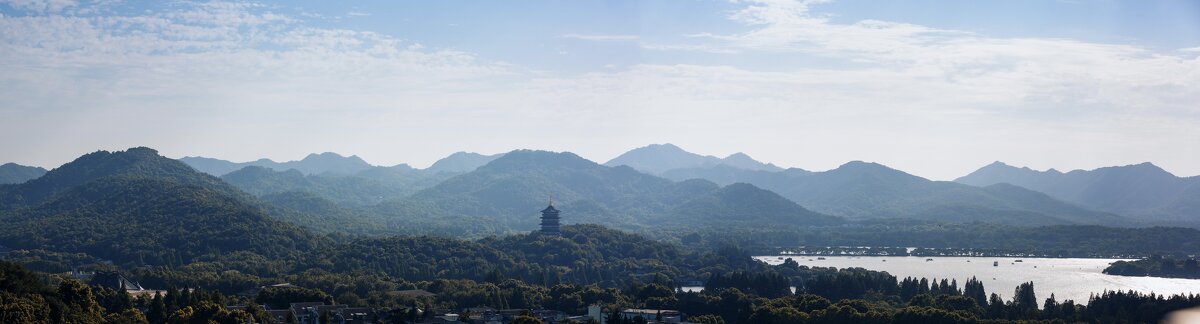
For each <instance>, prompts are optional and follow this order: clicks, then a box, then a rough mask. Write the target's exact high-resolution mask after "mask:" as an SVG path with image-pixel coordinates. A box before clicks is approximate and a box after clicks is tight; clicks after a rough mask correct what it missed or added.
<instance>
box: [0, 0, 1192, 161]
mask: <svg viewBox="0 0 1200 324" xmlns="http://www.w3.org/2000/svg"><path fill="white" fill-rule="evenodd" d="M8 4H9V5H10V6H12V7H14V8H16V6H13V5H12V4H11V2H8ZM742 4H743V5H744V7H743V8H742V9H741V10H738V11H736V12H734V13H733V14H731V15H730V16H729V19H731V21H734V22H737V23H740V24H742V25H743V26H744V27H746V29H744V30H745V31H743V32H736V33H734V32H721V31H705V30H699V31H698V32H696V33H692V34H690V35H686V36H687V37H681V38H680V39H676V40H672V42H673V43H657V42H650V41H647V40H645V39H642V38H640V37H638V36H637V35H608V34H564V35H558V37H559V38H561V39H564V40H566V39H576V40H586V41H607V42H630V43H636V44H638V46H639V48H642V49H645V50H652V51H657V52H668V51H675V52H681V53H678V54H681V55H679V56H678V57H690V56H692V55H686V54H693V53H682V52H685V51H687V52H696V54H697V55H707V56H711V57H717V59H716V60H715V61H708V62H702V63H697V62H688V63H687V64H684V63H683V62H682V60H681V62H672V61H671V56H670V55H662V54H671V53H653V54H654V55H658V56H660V57H659V58H656V60H655V61H654V62H655V63H654V64H650V63H643V64H621V65H616V66H609V67H608V68H604V69H599V70H597V71H592V72H587V73H578V74H573V73H561V72H555V71H544V70H539V69H535V68H531V67H523V66H515V65H512V64H507V63H504V62H499V61H496V60H493V59H489V58H488V57H487V56H486V55H485V54H480V53H477V52H473V51H469V50H467V49H454V48H439V47H436V46H427V45H423V44H419V43H417V42H414V41H411V40H408V39H405V38H404V36H405V35H387V34H380V33H375V32H370V31H364V30H353V29H339V28H322V27H318V26H316V25H313V24H306V23H305V21H304V19H300V18H311V17H308V16H315V15H316V14H313V15H307V16H306V15H305V14H303V13H301V14H298V16H296V17H293V16H292V15H288V14H284V13H281V12H279V11H277V9H276V8H274V7H271V6H262V5H255V4H246V3H227V2H211V3H192V2H180V3H170V4H167V5H163V6H156V7H155V8H154V9H153V10H145V11H140V10H139V11H137V12H135V13H132V14H120V15H119V14H111V13H105V14H96V13H95V12H96V11H95V10H92V11H88V10H86V9H89V6H92V4H91V3H82V4H79V5H77V6H74V7H72V6H56V7H52V6H50V5H42V4H38V5H24V6H22V7H20V8H23V9H20V10H25V11H26V12H24V13H22V14H20V15H3V16H0V71H4V73H0V98H5V102H4V104H3V105H0V147H4V148H5V149H6V150H5V152H6V153H8V154H12V155H17V154H20V155H22V156H39V155H38V154H43V156H40V157H38V158H41V159H44V160H54V161H62V160H64V159H67V158H70V157H71V156H72V155H75V153H78V152H87V151H91V150H94V149H97V148H114V149H115V148H121V146H134V145H152V146H159V147H161V148H162V149H163V150H164V153H167V154H176V153H177V154H178V155H184V154H188V155H195V154H207V153H209V152H217V153H219V155H221V156H222V157H226V158H231V159H254V158H258V157H262V155H264V154H276V155H277V156H278V155H284V156H303V155H304V154H305V153H308V152H311V151H314V150H322V149H328V150H334V149H336V150H337V151H341V152H351V153H359V154H360V155H363V156H364V157H365V158H368V159H371V160H372V161H381V162H380V163H388V162H397V163H398V162H418V161H413V155H412V154H415V153H412V152H424V154H426V156H423V157H422V158H424V159H433V158H436V157H437V155H440V154H443V153H449V152H451V151H453V150H461V149H467V148H469V149H473V150H479V151H487V152H501V151H505V150H508V149H513V148H518V147H540V148H549V149H558V150H572V151H578V152H580V153H582V154H584V155H585V156H589V157H593V158H596V159H600V160H603V159H607V158H609V157H611V156H612V155H615V153H618V152H620V151H621V150H624V149H627V148H629V147H633V146H637V145H643V144H645V143H646V142H665V141H671V142H676V144H680V145H685V146H689V147H711V148H712V150H713V151H714V152H722V151H724V152H735V151H747V152H750V153H751V154H752V155H754V156H756V157H761V158H763V159H765V160H768V161H773V162H777V163H778V164H782V165H789V166H800V167H805V168H810V169H821V168H828V167H832V166H836V165H838V164H840V163H842V162H845V161H846V160H850V159H864V160H875V161H881V162H886V163H887V164H889V165H892V166H895V167H899V168H902V169H905V170H912V171H914V172H916V173H917V174H920V175H924V176H932V177H935V178H942V179H945V178H952V177H953V176H956V175H961V174H962V173H964V172H965V171H969V170H970V169H972V168H975V167H978V165H979V164H980V163H983V162H990V161H992V160H996V159H1006V160H1013V159H1012V158H1010V157H1012V156H1018V157H1024V158H1023V159H1022V161H1023V162H1024V163H1021V164H1027V165H1031V166H1034V167H1040V168H1048V167H1059V168H1075V167H1095V166H1099V165H1095V164H1094V163H1106V164H1117V162H1112V161H1122V162H1131V163H1132V162H1141V161H1144V160H1153V161H1155V162H1156V163H1159V164H1161V165H1165V166H1167V167H1168V168H1170V167H1171V166H1173V165H1174V166H1187V165H1200V157H1198V156H1197V154H1196V153H1191V154H1179V150H1180V149H1179V148H1182V147H1190V146H1195V145H1194V144H1195V143H1196V142H1200V134H1198V133H1197V132H1196V131H1195V130H1197V129H1200V106H1196V105H1194V103H1195V102H1200V59H1197V58H1196V55H1195V53H1196V52H1197V51H1196V50H1195V49H1194V48H1193V49H1181V50H1172V51H1167V52H1157V51H1153V50H1150V49H1146V48H1142V47H1138V46H1133V45H1126V44H1102V43H1092V42H1084V41H1078V40H1069V39H1050V38H1033V37H1025V38H1002V37H990V36H988V35H982V34H978V33H972V32H967V31H956V30H943V29H937V28H932V27H927V26H922V25H918V24H909V23H899V22H887V21H878V20H864V21H858V22H852V23H835V22H833V21H832V20H831V19H829V17H827V16H825V15H823V14H820V13H816V12H814V11H813V10H814V9H815V8H819V7H817V6H818V5H819V4H818V3H816V2H793V1H751V2H744V3H742ZM54 8H59V9H54ZM84 12H91V13H84ZM647 28H650V27H647ZM655 41H658V40H655ZM572 52H573V53H577V52H578V51H574V50H572ZM713 54H717V55H713ZM759 55H767V56H766V57H769V58H770V59H769V60H759V59H758V58H760V57H764V56H759ZM564 56H567V57H574V56H575V55H564ZM814 57H815V58H819V59H821V60H833V61H839V62H842V64H831V65H822V64H807V63H806V61H805V60H807V59H812V58H814ZM746 61H752V62H751V63H756V64H746ZM531 125H537V127H530V126H531ZM714 130H719V131H714ZM546 134H554V136H546ZM31 138H32V139H31ZM429 138H437V139H438V140H436V141H431V140H426V139H429ZM600 139H602V140H600ZM181 143H182V144H181ZM230 143H237V145H230ZM689 144H692V145H689ZM722 145H724V146H722ZM39 147H55V148H56V149H55V150H54V151H55V152H61V153H54V154H59V155H54V156H50V154H51V153H46V152H44V151H46V150H40V149H39ZM781 148H785V149H781ZM172 150H177V151H175V152H172ZM264 152H272V153H264ZM813 152H816V153H813ZM946 152H954V154H952V155H948V154H946ZM1193 152H1194V151H1193ZM1131 157H1133V158H1134V159H1135V161H1125V160H1121V159H1126V158H1131ZM1022 161H1014V162H1022ZM1097 161H1100V162H1097ZM418 164H419V163H418ZM46 166H53V165H50V164H47V165H46ZM1192 172H1193V173H1194V172H1195V171H1192ZM1181 173H1184V174H1187V173H1188V172H1187V171H1184V172H1181Z"/></svg>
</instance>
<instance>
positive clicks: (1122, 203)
mask: <svg viewBox="0 0 1200 324" xmlns="http://www.w3.org/2000/svg"><path fill="white" fill-rule="evenodd" d="M954 181H955V182H959V183H964V184H970V185H975V186H988V185H993V184H997V183H1009V184H1013V185H1017V186H1021V187H1025V188H1029V189H1032V190H1037V191H1040V192H1044V193H1046V194H1047V195H1050V196H1052V197H1054V198H1057V199H1061V200H1065V201H1069V202H1073V203H1077V204H1080V205H1083V206H1087V207H1089V208H1093V209H1096V210H1103V211H1108V212H1113V213H1118V214H1121V215H1124V216H1128V217H1131V218H1134V219H1137V220H1140V221H1144V222H1150V223H1164V224H1189V225H1191V226H1194V225H1195V224H1197V223H1198V222H1200V219H1198V217H1197V216H1198V215H1197V213H1198V212H1197V211H1198V210H1200V177H1187V178H1182V177H1177V176H1175V175H1174V174H1171V173H1170V172H1167V171H1166V170H1163V169H1162V168H1159V167H1158V166H1156V165H1154V164H1152V163H1149V162H1146V163H1141V164H1135V165H1126V166H1114V167H1106V168H1099V169H1095V170H1074V171H1070V172H1067V173H1063V172H1059V171H1058V170H1054V169H1050V170H1046V171H1036V170H1033V169H1030V168H1027V167H1022V168H1017V167H1014V166H1010V165H1007V164H1004V163H1002V162H995V163H992V164H989V165H987V166H984V167H982V168H980V169H979V170H976V171H975V172H972V173H971V174H968V175H966V176H963V177H961V178H958V179H956V180H954Z"/></svg>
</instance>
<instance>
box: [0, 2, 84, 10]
mask: <svg viewBox="0 0 1200 324" xmlns="http://www.w3.org/2000/svg"><path fill="white" fill-rule="evenodd" d="M0 3H3V4H5V5H8V6H10V7H13V8H16V9H19V10H28V11H33V12H38V13H56V12H61V11H63V9H67V8H71V7H76V6H78V5H79V2H77V1H75V0H3V1H0Z"/></svg>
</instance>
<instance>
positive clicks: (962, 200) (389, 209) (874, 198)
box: [0, 144, 1197, 236]
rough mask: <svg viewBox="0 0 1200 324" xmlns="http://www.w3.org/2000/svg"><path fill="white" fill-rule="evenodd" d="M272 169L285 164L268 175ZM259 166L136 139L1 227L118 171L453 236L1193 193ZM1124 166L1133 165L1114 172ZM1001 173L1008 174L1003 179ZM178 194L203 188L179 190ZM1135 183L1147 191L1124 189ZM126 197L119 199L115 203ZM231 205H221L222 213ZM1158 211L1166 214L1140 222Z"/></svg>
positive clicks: (549, 159) (980, 209)
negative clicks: (178, 154)
mask: <svg viewBox="0 0 1200 324" xmlns="http://www.w3.org/2000/svg"><path fill="white" fill-rule="evenodd" d="M214 161H217V162H214ZM260 161H263V160H260ZM305 161H308V162H305ZM187 162H190V163H187ZM310 162H311V163H310ZM318 162H319V163H318ZM205 163H208V164H205ZM252 163H253V162H252ZM218 164H219V165H225V166H226V167H228V166H229V165H234V166H235V167H240V168H239V169H235V170H232V171H229V172H227V173H224V174H222V176H221V177H219V178H218V177H214V176H211V175H210V174H204V173H200V172H197V170H201V169H203V168H209V169H208V172H211V173H220V171H222V170H223V169H212V168H211V167H212V166H213V165H218ZM283 165H286V166H287V167H288V168H287V169H284V170H280V169H277V168H284V166H283ZM189 166H190V167H189ZM274 167H277V168H273V167H267V166H257V165H244V164H237V163H232V162H228V161H221V160H217V159H209V158H195V157H191V158H184V159H180V160H178V161H176V160H170V159H167V158H164V157H161V156H159V155H158V154H157V152H155V151H153V150H151V149H148V148H134V149H130V150H128V151H123V152H103V151H101V152H96V153H91V154H87V155H84V156H81V157H80V158H78V159H76V160H75V161H73V162H71V163H68V164H66V165H63V166H62V167H59V168H56V169H55V170H52V171H49V172H47V173H46V174H45V175H43V176H41V177H39V178H36V179H33V180H29V181H27V182H24V183H21V184H18V185H14V184H9V185H0V212H2V213H3V214H5V216H4V217H12V218H11V219H12V220H14V221H16V220H20V219H23V218H21V217H26V218H24V221H26V222H32V221H33V220H32V218H28V217H29V215H40V214H38V213H41V210H54V209H53V208H52V206H51V205H53V204H51V202H55V204H59V203H61V204H66V202H65V201H63V200H60V199H64V198H62V197H68V196H71V197H79V196H82V195H83V194H82V193H81V192H94V191H96V190H98V189H86V188H90V187H92V186H95V187H96V188H106V189H104V190H111V191H119V190H117V189H119V188H115V187H112V186H114V185H113V184H111V183H109V184H106V183H105V181H118V180H104V179H124V180H120V181H124V182H120V183H121V184H122V185H128V186H130V187H131V188H141V189H138V190H152V189H151V188H156V187H163V188H164V189H162V190H161V191H162V192H173V193H174V194H176V195H185V196H188V197H192V198H196V199H201V200H203V201H206V202H211V201H217V200H220V201H225V202H224V203H219V204H216V205H218V206H222V208H232V210H236V211H238V212H237V213H243V214H246V215H254V216H252V217H267V218H269V220H270V221H272V222H279V221H282V223H289V224H296V225H299V226H301V227H307V228H309V229H313V230H316V231H317V232H345V233H359V234H364V233H370V234H388V233H405V234H418V233H442V234H451V235H468V236H470V235H489V234H495V233H503V232H510V231H525V230H530V229H533V228H535V227H536V224H537V222H538V215H537V213H536V211H537V210H538V209H540V208H541V206H544V205H545V204H546V203H548V201H549V200H550V199H553V201H554V204H555V205H556V206H558V207H559V209H561V210H564V222H566V223H597V224H603V225H606V226H612V227H618V228H625V229H631V230H650V229H683V228H705V227H707V228H762V227H772V228H787V227H806V226H830V225H842V224H848V222H853V221H858V220H876V219H916V220H923V221H934V222H952V223H971V222H984V223H998V224H1007V225H1017V226H1040V225H1058V224H1065V225H1070V224H1091V225H1106V226H1139V225H1154V224H1180V223H1182V220H1187V219H1189V218H1188V215H1187V214H1186V212H1187V211H1188V210H1192V209H1188V208H1190V207H1189V206H1195V205H1189V203H1194V199H1193V200H1189V199H1188V198H1194V197H1197V195H1196V194H1195V192H1196V190H1197V189H1196V188H1197V186H1195V185H1194V183H1193V181H1195V178H1179V177H1174V176H1172V175H1170V174H1169V173H1165V171H1161V169H1158V168H1157V167H1152V165H1143V166H1140V167H1137V168H1132V167H1118V168H1113V170H1108V169H1102V170H1095V171H1088V172H1083V173H1080V172H1071V173H1066V174H1061V176H1064V177H1065V176H1067V175H1071V174H1077V173H1078V174H1085V173H1086V174H1092V173H1094V172H1100V173H1096V174H1101V173H1102V174H1106V176H1103V177H1099V178H1098V179H1103V181H1101V180H1089V181H1082V180H1074V182H1066V181H1064V182H1058V183H1069V184H1074V183H1086V184H1090V185H1092V186H1094V187H1095V188H1093V189H1089V190H1090V191H1083V192H1085V193H1089V194H1079V193H1078V191H1075V195H1076V196H1071V194H1072V191H1065V192H1059V191H1054V190H1051V189H1055V188H1058V187H1053V186H1050V187H1038V186H1037V185H1038V184H1040V183H1041V182H1035V181H1032V180H1027V179H1041V177H1042V176H1043V175H1044V174H1054V173H1055V172H1036V171H1032V170H1027V169H1026V170H1022V169H1016V168H1011V167H1009V168H1011V169H1016V170H1018V171H1020V172H1011V171H1012V170H1008V169H1009V168H1003V167H1000V166H998V165H993V166H989V167H985V168H984V169H981V171H977V172H976V173H973V174H972V175H970V176H967V177H964V178H962V179H959V181H958V182H948V181H931V180H928V179H924V178H921V177H917V176H914V175H911V174H908V173H905V172H902V171H899V170H895V169H892V168H888V167H887V166H884V165H881V164H877V163H869V162H861V161H853V162H849V163H846V164H843V165H842V166H839V167H838V168H836V169H833V170H828V171H816V172H814V171H807V170H802V169H797V168H791V169H782V168H779V167H777V166H775V165H772V164H769V163H763V162H758V161H754V160H753V159H751V158H749V157H748V156H746V155H744V154H733V155H730V156H729V157H726V158H716V157H712V156H703V155H698V154H692V153H689V152H687V151H684V150H682V149H680V148H679V147H677V146H674V145H670V144H659V145H651V146H647V147H642V148H638V149H634V150H632V151H630V152H627V153H625V154H622V155H621V156H620V157H618V158H615V159H613V160H612V161H609V162H607V163H605V164H604V165H601V164H597V163H595V162H592V161H589V160H587V159H584V158H582V157H579V156H577V155H575V154H572V153H567V152H561V153H556V152H546V151H530V150H517V151H513V152H509V153H505V154H497V155H490V156H489V155H480V154H474V153H455V154H453V155H451V156H448V157H447V158H445V159H442V160H440V161H438V162H437V163H435V164H434V165H433V166H431V167H430V168H427V169H415V168H412V167H409V166H408V165H404V164H401V165H397V166H391V167H381V166H372V165H370V164H367V163H366V162H363V161H362V160H361V159H359V158H357V157H354V156H350V157H342V156H340V155H336V154H333V153H326V154H313V155H310V156H309V158H306V159H305V160H302V161H292V162H285V163H282V164H279V163H277V164H274ZM297 167H299V168H303V169H304V170H307V172H306V171H302V170H300V169H299V168H297ZM1127 168H1132V169H1136V170H1141V171H1142V172H1143V173H1133V174H1125V173H1121V172H1116V171H1114V170H1125V169H1127ZM1156 169H1157V170H1158V171H1155V170H1156ZM651 170H653V171H654V172H656V174H651ZM1026 171H1028V172H1026ZM1030 172H1032V173H1030ZM1163 174H1166V176H1164V175H1163ZM985 176H987V177H990V178H986V179H985ZM1072 177H1075V176H1072ZM1009 178H1011V179H1016V180H1006V179H1009ZM129 179H135V180H136V181H134V180H129ZM1072 179H1073V178H1072ZM1121 179H1124V180H1123V181H1117V180H1121ZM101 180H103V181H101ZM1022 181H1025V182H1022ZM134 182H136V184H135V183H134ZM149 182H154V183H152V184H151V183H149ZM1014 182H1016V183H1014ZM1060 185H1061V184H1060ZM104 186H109V187H104ZM1111 186H1124V187H1130V188H1131V189H1130V190H1131V191H1130V192H1129V193H1125V194H1112V195H1108V196H1100V197H1107V198H1103V199H1099V200H1100V201H1096V202H1090V200H1087V199H1084V198H1088V197H1093V196H1094V195H1095V193H1097V192H1100V193H1106V192H1107V191H1103V190H1101V189H1098V188H1106V187H1111ZM1029 187H1036V188H1039V189H1033V190H1031V188H1029ZM80 188H84V189H80ZM168 188H171V189H168ZM180 188H183V189H180ZM1047 188H1049V189H1047ZM193 190H195V191H199V192H204V194H200V193H191V191H193ZM1154 190H1159V191H1154ZM139 192H140V191H139ZM1139 192H1152V193H1153V194H1152V195H1135V193H1139ZM1114 195H1115V196H1114ZM146 196H147V197H155V199H168V197H162V196H160V195H146ZM87 197H91V198H89V199H93V198H94V199H99V198H104V199H117V197H115V196H113V197H108V196H106V197H100V196H94V195H93V196H87ZM1076 197H1083V198H1076ZM1164 197H1166V198H1164ZM1134 198H1137V199H1134ZM1167 198H1169V199H1167ZM72 199H75V198H72ZM1093 199H1095V198H1093ZM1155 199H1158V200H1155ZM77 201H78V200H77ZM1114 201H1122V202H1123V201H1130V202H1140V203H1142V205H1141V206H1148V207H1142V209H1118V208H1116V207H1111V206H1109V205H1104V204H1103V203H1112V202H1114ZM139 202H140V200H137V199H133V200H130V199H129V198H127V199H126V201H123V202H121V203H128V204H136V203H139ZM105 204H106V203H98V202H97V203H92V202H88V203H86V204H84V205H71V206H105ZM180 205H181V206H188V204H185V203H181V204H180ZM1127 205H1128V204H1127ZM112 206H113V208H115V209H119V210H120V211H114V212H116V213H129V212H130V209H129V208H117V206H119V204H114V205H112ZM77 208H84V207H77ZM139 208H141V207H139ZM147 208H149V207H147ZM153 208H166V207H164V206H156V207H153ZM135 209H136V208H135ZM81 210H86V208H84V209H81ZM1137 210H1148V211H1161V210H1180V211H1181V212H1180V213H1179V214H1177V215H1178V216H1176V218H1163V217H1159V216H1155V215H1152V216H1144V215H1146V214H1138V213H1132V212H1131V211H1137ZM100 212H101V213H107V212H108V211H100ZM156 212H158V213H163V214H172V213H173V212H171V211H163V210H158V211H156ZM63 213H67V212H63ZM230 213H235V212H229V213H226V214H230ZM1127 213H1129V214H1127ZM60 214H61V213H60ZM67 214H70V213H67ZM14 215H16V216H14ZM120 215H127V214H120ZM1126 215H1133V217H1125V216H1126ZM1163 219H1169V220H1176V221H1177V222H1175V223H1166V222H1158V223H1155V222H1149V221H1148V220H1155V221H1157V220H1163ZM254 222H259V220H254ZM18 223H19V222H18ZM28 224H32V223H28ZM31 226H32V225H31ZM139 226H141V225H139Z"/></svg>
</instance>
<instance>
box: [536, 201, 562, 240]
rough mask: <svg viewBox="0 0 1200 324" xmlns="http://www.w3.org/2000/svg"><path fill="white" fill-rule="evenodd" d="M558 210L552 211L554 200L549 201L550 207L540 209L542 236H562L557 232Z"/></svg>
mask: <svg viewBox="0 0 1200 324" xmlns="http://www.w3.org/2000/svg"><path fill="white" fill-rule="evenodd" d="M558 220H559V218H558V209H554V200H550V205H549V206H546V209H542V231H541V233H542V234H544V235H554V236H559V235H562V233H561V232H559V231H558Z"/></svg>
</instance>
